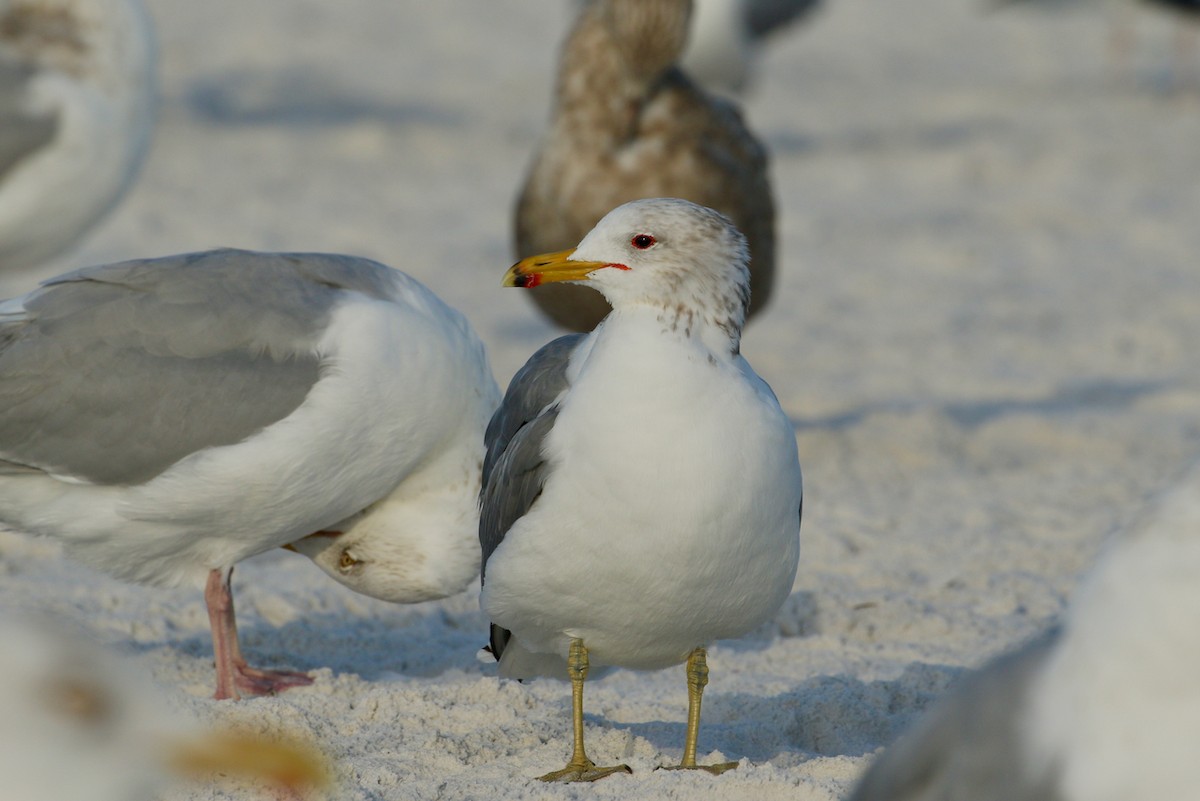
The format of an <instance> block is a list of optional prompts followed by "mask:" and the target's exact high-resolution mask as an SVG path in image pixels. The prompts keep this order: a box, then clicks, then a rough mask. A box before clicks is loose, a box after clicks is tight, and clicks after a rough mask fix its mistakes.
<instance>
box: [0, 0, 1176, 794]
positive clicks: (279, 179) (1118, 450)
mask: <svg viewBox="0 0 1200 801" xmlns="http://www.w3.org/2000/svg"><path fill="white" fill-rule="evenodd" d="M150 5H151V7H152V9H153V11H154V13H155V15H156V17H157V22H158V24H159V27H160V30H161V46H162V58H163V63H162V76H163V77H162V84H163V85H162V94H163V105H162V109H161V119H160V127H159V130H158V133H157V138H156V141H155V144H154V150H153V153H152V155H151V158H150V160H149V163H148V165H147V168H146V169H145V171H144V173H143V174H142V176H141V179H140V181H139V183H138V185H137V187H136V188H135V190H134V191H133V193H132V195H131V196H130V197H129V198H128V200H127V201H126V202H125V203H124V205H123V206H122V207H121V208H120V209H119V210H118V211H117V213H116V214H115V215H114V216H113V217H112V218H111V219H110V220H109V221H108V222H107V223H106V224H105V225H104V226H103V227H102V229H101V230H99V231H97V232H96V234H95V235H93V236H92V237H91V238H90V239H89V240H88V242H87V244H86V246H85V248H84V249H82V250H81V251H79V252H77V253H75V254H73V255H72V257H70V258H69V259H65V260H63V261H61V262H59V263H58V264H57V265H54V267H53V268H52V269H50V270H49V272H51V273H52V272H57V271H59V270H61V269H63V268H65V267H69V266H76V265H82V264H91V263H98V262H104V261H112V260H117V259H121V258H129V257H135V256H149V255H159V254H165V253H171V252H179V251H185V250H194V249H201V248H207V247H211V246H217V245H233V246H242V247H252V248H262V249H289V250H333V251H343V252H348V253H356V254H362V255H367V256H371V257H375V258H378V259H380V260H383V261H385V262H387V263H389V264H392V265H393V266H396V267H399V268H401V269H404V270H406V271H408V272H410V273H412V274H413V275H415V276H417V277H418V278H420V279H421V280H423V281H424V282H425V283H427V284H428V285H429V286H430V287H431V288H432V289H434V290H435V291H436V292H438V293H439V294H441V295H442V296H443V297H444V298H446V299H447V300H448V301H449V302H450V303H452V304H454V305H455V306H457V307H459V308H460V309H462V310H463V311H464V312H465V313H466V314H467V315H468V317H470V318H471V319H472V321H473V322H474V324H475V325H476V327H477V329H478V330H479V332H480V334H481V336H482V337H483V339H484V341H485V342H487V344H488V346H489V348H490V352H491V355H492V358H493V364H494V367H495V371H496V375H497V378H498V379H499V380H500V381H501V382H502V383H503V382H506V381H507V380H508V378H509V377H510V376H511V375H512V373H513V372H514V371H515V370H516V369H517V367H519V366H520V364H521V363H522V362H523V360H524V359H525V358H526V357H527V356H528V355H529V354H530V353H531V352H532V351H533V350H534V349H535V348H536V347H537V346H538V345H540V344H541V343H542V342H544V341H545V340H547V339H549V338H550V337H551V336H552V335H553V333H554V332H553V331H552V330H551V329H550V328H549V327H547V326H546V325H545V324H543V323H542V322H540V321H539V320H538V319H537V318H536V317H535V316H534V314H533V313H532V307H531V306H529V305H527V301H526V299H525V298H524V297H522V296H521V293H520V292H518V291H516V290H502V289H501V288H500V287H499V286H498V283H499V278H500V275H501V274H502V272H503V271H504V269H505V268H506V267H507V266H508V264H509V262H510V254H509V251H508V218H509V210H510V206H511V202H512V199H513V197H514V194H515V192H516V189H517V187H518V185H519V182H520V179H521V175H522V173H523V171H524V169H525V166H526V164H527V161H528V158H529V155H530V152H531V147H532V144H533V141H534V140H535V138H536V137H537V136H538V134H539V132H540V131H541V129H542V127H543V125H544V121H545V117H546V110H547V102H548V96H549V88H550V84H551V81H552V72H551V70H552V65H553V63H554V60H555V58H556V52H557V42H558V39H559V37H560V35H561V33H562V31H563V29H564V26H565V25H566V24H567V18H566V15H567V4H566V3H565V2H564V3H559V2H554V1H553V0H542V2H529V0H523V2H514V1H513V0H440V1H439V2H437V3H412V2H409V3H384V2H380V0H340V1H339V2H338V3H326V2H318V0H269V1H268V0H257V1H256V2H253V3H245V2H240V1H239V0H207V2H203V3H196V2H187V0H151V2H150ZM1132 20H1133V24H1134V25H1135V27H1134V29H1133V33H1134V34H1135V38H1134V42H1135V45H1134V47H1133V49H1132V50H1131V51H1130V52H1129V53H1128V54H1127V55H1126V56H1125V57H1124V58H1123V60H1122V59H1114V58H1112V57H1111V56H1110V54H1109V53H1108V52H1107V50H1106V42H1107V38H1108V35H1109V22H1108V20H1107V19H1106V18H1105V17H1104V16H1103V15H1102V14H1099V13H1087V12H1086V11H1083V12H1076V13H1061V14H1049V13H1040V12H1038V11H1036V10H1033V9H1017V10H1013V11H1009V12H1006V13H1001V14H984V13H981V12H980V9H979V8H977V7H976V4H975V3H972V2H968V0H889V1H888V2H867V0H830V3H829V7H828V8H827V9H826V10H825V11H824V13H822V14H821V15H820V16H819V17H817V18H815V19H814V20H813V21H812V22H811V23H810V24H809V25H807V26H806V27H804V28H803V29H801V30H798V31H796V32H795V33H794V34H792V35H789V36H787V37H785V38H783V39H781V40H779V41H778V42H777V43H775V46H774V47H773V48H772V49H771V50H770V52H769V54H768V55H767V57H766V58H765V60H764V62H763V64H762V65H761V66H762V69H761V76H760V80H759V82H758V84H757V87H756V89H755V91H754V93H753V94H752V96H751V97H750V98H749V99H748V101H747V107H746V113H747V115H748V118H749V120H750V122H751V124H752V125H753V126H754V127H755V128H756V129H757V130H758V131H759V132H760V134H761V135H762V136H763V137H764V139H765V140H766V142H767V143H768V145H769V146H770V148H771V150H772V153H773V172H774V180H775V186H776V192H777V196H778V200H779V208H780V219H779V228H780V232H781V238H782V248H781V250H782V270H783V272H782V279H781V281H780V284H779V292H778V295H777V298H776V300H775V301H774V303H773V306H772V307H771V308H770V310H769V311H768V313H766V314H765V315H763V316H762V317H761V318H760V319H759V320H758V321H756V323H755V324H754V325H753V326H752V327H751V329H750V330H749V332H748V334H747V337H746V340H745V345H744V352H745V354H746V355H747V357H748V358H749V359H750V360H751V362H752V363H753V364H754V365H755V366H756V368H757V369H758V371H759V372H760V373H761V374H762V375H763V376H764V377H765V378H766V379H767V380H768V381H769V382H770V383H771V384H772V386H773V387H774V388H775V390H776V392H777V393H778V395H779V397H780V399H781V401H782V403H783V405H784V407H785V409H786V410H787V411H788V413H789V414H790V415H791V416H792V418H793V419H794V421H795V426H796V436H797V439H798V442H799V448H800V454H801V460H802V462H803V465H804V470H805V478H806V503H805V512H806V519H805V522H804V528H803V532H802V542H803V553H802V556H801V566H800V572H799V576H798V578H797V582H796V591H795V594H794V595H793V596H792V598H791V599H790V600H789V601H788V603H787V604H786V605H785V607H784V608H783V610H781V611H780V613H779V614H778V615H777V617H776V619H775V620H774V622H772V623H771V624H770V625H768V626H766V627H764V628H763V629H761V630H760V631H757V632H755V633H753V634H752V635H750V636H748V637H746V638H745V639H743V640H741V641H738V642H728V643H721V644H719V645H717V646H716V647H715V648H713V649H712V651H711V655H710V665H711V668H712V683H711V684H710V686H709V691H708V694H707V695H706V707H705V720H704V727H703V729H702V732H701V744H700V750H701V754H702V757H704V758H707V759H710V760H711V759H716V758H725V759H739V760H742V761H743V764H742V765H741V767H740V768H739V769H738V770H736V771H734V772H732V773H729V774H726V775H725V776H722V777H720V778H713V777H710V776H707V775H690V774H688V775H684V774H678V773H663V772H655V771H654V770H653V768H654V767H655V766H657V765H660V764H668V763H672V762H674V761H677V760H678V757H679V754H680V750H681V746H682V741H683V734H684V719H685V703H686V691H685V686H684V680H683V672H682V669H679V670H671V671H663V672H657V673H634V672H627V671H617V672H615V673H614V674H612V675H611V676H610V677H608V678H606V679H603V680H601V681H596V682H594V683H593V684H591V685H590V686H589V689H588V713H589V715H588V724H589V729H588V736H589V748H590V750H591V751H592V753H593V756H595V757H596V758H597V759H599V760H609V761H611V760H617V759H620V760H624V761H627V762H628V763H629V764H630V765H632V766H633V768H634V770H635V774H634V775H633V776H629V777H615V778H610V779H606V780H604V781H603V782H601V783H598V784H596V785H594V786H583V787H573V788H567V787H549V786H543V785H541V784H539V783H537V782H531V781H530V778H531V777H532V776H535V775H537V774H539V773H542V772H544V771H546V770H550V769H553V768H556V767H559V766H561V764H562V762H563V760H564V759H565V757H566V754H567V750H568V743H567V739H566V738H567V735H568V732H569V721H568V710H569V704H568V700H569V699H568V691H567V688H566V686H565V685H560V684H557V683H554V682H534V683H531V684H527V685H520V684H516V683H509V682H503V683H502V682H500V681H499V680H497V679H496V678H495V671H494V667H493V666H491V665H487V664H483V663H480V662H478V661H477V659H476V651H477V649H478V648H479V646H481V645H482V644H483V643H484V640H485V633H486V621H485V619H484V618H483V616H482V615H481V613H480V612H479V610H478V603H477V597H476V593H475V592H468V593H466V594H464V595H461V596H459V597H455V598H452V599H448V600H446V601H444V602H440V603H431V604H425V605H421V606H417V607H399V606H392V605H388V604H384V603H379V602H375V601H372V600H370V599H367V598H364V597H361V596H356V595H354V594H352V593H350V592H349V591H348V590H345V589H344V588H342V587H341V586H340V585H337V584H335V583H333V582H331V581H328V580H327V579H325V578H324V576H323V575H322V574H320V573H319V572H318V571H317V570H316V568H314V567H313V566H311V565H310V564H309V563H308V562H307V561H306V560H304V559H301V558H299V557H296V556H294V555H291V554H287V553H284V552H279V553H277V554H267V555H264V556H262V557H259V558H256V559H254V560H251V561H250V562H248V563H245V564H244V565H242V566H241V567H239V569H238V571H237V573H236V574H235V583H236V587H235V592H236V593H237V598H238V601H239V604H240V606H239V619H240V623H241V628H242V631H243V641H244V644H245V646H246V648H247V650H248V651H249V653H250V654H251V655H252V658H254V659H256V660H257V661H258V662H260V663H263V664H267V665H287V666H291V667H294V668H300V669H305V670H313V671H315V675H316V676H317V682H316V685H315V686H314V687H312V688H308V689H302V690H298V691H294V692H291V693H288V694H285V695H283V696H281V697H277V698H264V699H256V700H252V701H248V702H244V703H239V704H228V703H225V704H216V703H214V702H212V701H210V700H208V698H207V696H208V695H209V693H211V689H212V688H211V683H212V667H211V645H210V641H209V638H208V628H207V621H206V618H205V615H204V610H203V606H202V604H201V602H200V594H199V592H198V591H191V590H178V591H162V590H152V589H147V588H142V587H135V586H129V585H125V584H122V583H119V582H117V581H114V580H112V579H109V578H107V577H104V576H101V575H98V574H95V573H92V572H90V571H88V570H86V569H84V568H81V567H78V566H75V565H73V564H71V563H69V562H65V561H64V560H62V559H61V558H60V557H59V555H58V553H57V550H56V548H55V546H54V545H53V544H52V543H48V542H34V541H31V540H28V539H25V538H22V537H18V536H15V535H11V534H8V535H0V603H3V604H7V605H13V604H24V605H40V606H44V607H48V608H50V609H53V610H55V611H57V612H60V613H63V614H65V615H67V616H68V617H70V618H72V619H74V620H77V621H80V622H81V623H82V624H83V625H84V626H86V627H87V628H88V629H89V630H91V631H93V632H94V633H95V634H96V636H97V637H98V638H99V639H101V640H102V641H104V642H106V643H110V644H111V645H112V646H113V647H114V648H116V649H119V650H121V651H124V652H125V653H127V654H132V655H133V656H134V658H135V659H136V660H137V661H138V662H140V663H142V664H143V665H144V666H145V667H146V668H147V669H148V670H149V671H151V672H152V674H153V675H154V677H155V678H156V679H157V680H158V681H159V682H161V683H162V684H163V685H165V686H166V688H167V689H168V691H169V694H170V696H171V698H172V699H173V703H174V704H176V705H177V707H178V709H179V711H180V712H181V713H182V714H183V715H185V716H186V717H190V718H195V719H198V720H201V721H224V722H233V723H237V724H240V725H243V726H245V727H247V728H251V729H253V730H256V731H261V732H265V733H267V734H269V735H270V734H276V733H287V734H290V735H294V736H298V737H302V738H306V739H309V740H311V741H312V742H314V743H316V744H317V745H318V746H319V747H320V748H321V749H322V750H323V751H324V752H325V753H326V754H328V756H329V757H330V759H331V760H332V761H333V763H334V764H335V766H336V771H337V773H338V777H339V787H338V789H337V790H336V791H335V792H334V793H333V794H332V797H335V798H338V799H356V800H357V799H427V798H440V799H477V798H583V797H586V798H596V799H667V798H697V797H702V798H714V799H756V801H767V800H769V799H784V798H786V799H792V800H793V801H798V800H800V799H835V798H838V797H839V796H840V795H842V794H843V793H844V792H845V791H846V790H847V789H848V787H849V786H850V785H851V784H852V782H853V780H854V778H855V776H856V775H857V774H858V773H859V772H860V771H861V769H862V768H863V766H864V765H865V763H866V761H867V759H868V757H869V756H870V755H871V754H872V753H873V752H874V751H875V749H877V748H879V747H880V746H882V745H884V744H885V743H887V742H888V741H889V740H890V739H891V738H892V737H893V736H894V735H895V734H896V733H897V731H898V730H899V729H900V728H901V727H902V726H903V725H904V724H906V723H907V722H908V721H910V720H911V719H912V718H913V716H914V715H915V714H917V713H918V712H919V711H920V710H921V709H922V708H924V707H925V706H926V705H927V704H928V703H929V701H930V700H931V699H932V698H933V697H935V695H936V694H937V693H938V692H940V691H941V690H943V689H944V688H945V687H946V686H947V684H948V683H949V682H951V681H953V680H954V678H955V677H956V676H958V675H960V674H961V673H962V671H963V670H964V669H965V668H967V667H971V666H975V665H978V664H979V663H981V662H982V661H984V660H985V659H987V658H988V657H989V656H991V655H993V654H995V653H996V652H998V651H1000V650H1003V649H1005V648H1007V647H1009V646H1011V645H1012V644H1015V643H1018V642H1020V641H1022V640H1024V639H1026V638H1027V637H1029V636H1030V635H1032V634H1033V633H1035V632H1037V631H1039V630H1040V629H1042V628H1043V627H1045V626H1046V625H1047V624H1049V623H1050V622H1051V621H1052V620H1053V619H1054V618H1055V616H1056V615H1057V614H1058V613H1059V612H1060V611H1061V610H1062V608H1063V605H1064V602H1065V599H1066V597H1067V595H1068V594H1069V593H1070V591H1071V589H1072V587H1073V586H1074V585H1075V583H1076V581H1077V579H1078V576H1079V575H1080V573H1081V571H1083V570H1086V568H1087V567H1088V565H1089V564H1090V563H1091V561H1092V560H1093V558H1094V556H1095V554H1096V552H1097V550H1098V549H1099V548H1100V546H1101V545H1102V543H1103V541H1104V540H1105V538H1106V537H1107V536H1108V535H1109V534H1110V533H1111V532H1112V531H1113V530H1114V529H1117V528H1119V527H1120V526H1121V525H1122V524H1123V523H1124V522H1125V521H1127V520H1129V519H1130V518H1131V517H1132V516H1133V515H1134V513H1135V512H1136V510H1137V508H1138V506H1139V504H1140V503H1141V502H1142V500H1143V499H1144V498H1145V497H1146V496H1147V494H1148V493H1149V492H1150V491H1152V490H1153V489H1155V488H1157V487H1159V486H1162V485H1163V484H1164V483H1165V482H1168V481H1169V480H1170V479H1171V477H1173V476H1174V475H1175V474H1176V473H1177V472H1178V471H1179V470H1180V469H1181V468H1182V467H1183V466H1184V465H1185V464H1186V463H1187V462H1188V461H1189V460H1190V459H1191V458H1192V457H1193V456H1194V455H1195V454H1196V453H1197V452H1200V262H1198V257H1197V254H1200V188H1198V183H1200V180H1198V179H1200V147H1197V144H1198V143H1200V61H1195V62H1193V63H1191V64H1184V65H1182V66H1180V65H1177V64H1174V62H1173V57H1172V50H1171V43H1172V35H1173V31H1172V23H1171V22H1170V20H1169V19H1168V18H1166V17H1161V16H1159V15H1156V14H1152V13H1149V12H1146V13H1141V14H1134V15H1132ZM6 288H7V289H9V290H12V289H13V288H14V287H12V286H9V287H6ZM163 797H164V799H172V800H177V799H206V800H207V799H224V798H234V797H238V798H246V797H247V796H246V795H245V794H244V793H241V794H239V793H234V792H233V791H231V790H229V789H228V788H220V787H211V786H197V785H188V786H181V787H177V788H171V789H170V790H168V791H167V792H166V793H165V794H164V796H163Z"/></svg>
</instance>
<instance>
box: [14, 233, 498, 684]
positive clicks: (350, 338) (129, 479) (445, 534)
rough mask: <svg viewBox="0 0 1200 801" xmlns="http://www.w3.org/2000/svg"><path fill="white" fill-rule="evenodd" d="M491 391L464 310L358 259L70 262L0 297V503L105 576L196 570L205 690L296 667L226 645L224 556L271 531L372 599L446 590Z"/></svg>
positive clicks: (458, 574)
mask: <svg viewBox="0 0 1200 801" xmlns="http://www.w3.org/2000/svg"><path fill="white" fill-rule="evenodd" d="M498 400H499V391H498V390H497V388H496V386H495V382H494V381H493V380H492V377H491V373H490V369H489V367H488V364H487V359H486V356H485V354H484V350H483V346H482V345H481V344H480V342H479V340H478V338H477V337H476V336H475V333H474V332H473V331H472V330H471V328H470V326H469V325H468V323H467V322H466V320H464V319H463V317H462V316H461V315H460V314H458V312H456V311H454V310H453V309H451V308H450V307H448V306H446V305H445V304H444V303H443V302H442V301H440V300H439V299H438V298H437V297H436V296H435V295H434V294H433V293H431V292H430V291H429V290H428V289H426V288H425V287H423V286H422V285H421V284H420V283H418V282H417V281H415V280H414V279H412V278H410V277H409V276H407V275H405V274H403V273H401V272H399V271H397V270H392V269H390V268H388V267H385V266H383V265H381V264H377V263H375V262H371V261H367V260H365V259H357V258H352V257H349V256H331V255H318V254H266V253H252V252H247V251H237V250H219V251H211V252H207V253H198V254H190V255H184V256H174V257H168V258H162V259H151V260H146V261H133V262H125V263H121V264H113V265H108V266H104V267H94V268H89V269H85V270H80V271H77V272H74V273H69V274H67V275H64V276H61V277H59V278H56V279H54V280H51V281H49V282H47V283H46V284H45V285H44V286H42V287H41V288H40V289H37V290H35V291H33V292H31V293H29V294H27V295H25V296H23V297H19V298H15V299H13V300H9V301H4V302H2V303H0V523H3V524H6V525H8V526H11V527H12V528H14V529H17V530H22V531H26V532H29V533H33V534H41V535H49V536H53V537H56V538H58V539H59V540H61V541H62V542H63V543H64V545H65V547H66V550H67V553H68V554H69V555H71V556H73V557H75V558H77V559H79V560H80V561H82V562H84V563H86V564H88V565H91V566H93V567H95V568H98V569H101V570H104V571H106V572H108V573H111V574H112V575H114V576H116V577H118V578H122V579H126V580H129V581H137V582H142V583H147V584H155V585H162V586H174V585H179V584H184V583H204V584H205V587H206V588H205V601H206V603H207V605H208V613H209V618H210V621H211V624H212V634H213V649H214V653H215V658H216V672H217V688H216V697H217V698H237V697H239V696H240V695H242V694H252V695H253V694H262V693H270V692H274V691H277V690H281V689H285V688H287V687H289V686H293V685H296V684H307V683H310V680H309V679H308V677H307V676H304V675H302V674H296V673H288V672H278V671H263V670H256V669H254V668H251V667H249V666H248V665H247V664H246V660H245V659H244V658H243V656H242V654H241V651H240V648H239V646H238V640H237V628H236V624H235V619H234V610H233V599H232V595H231V592H230V577H231V574H232V571H233V565H234V564H236V563H237V562H239V561H241V560H242V559H245V558H247V557H249V556H253V555H254V554H258V553H262V552H264V551H267V550H269V549H271V548H276V547H279V546H282V545H288V544H291V545H292V546H293V547H294V548H295V549H296V550H300V551H302V552H304V553H306V554H307V555H309V556H311V557H312V558H314V560H315V561H317V563H318V564H319V565H320V566H321V567H322V568H323V569H324V570H326V572H328V573H330V575H332V576H333V577H334V578H337V579H338V580H340V581H342V582H343V583H345V584H348V585H349V586H351V587H352V588H354V589H358V590H361V591H363V592H367V593H369V594H372V595H376V596H378V597H383V598H386V599H388V600H393V601H405V602H411V601H420V600H427V599H432V598H440V597H443V596H446V595H449V594H452V593H455V592H459V591H461V590H462V589H464V588H465V587H466V585H467V584H468V583H470V581H471V580H472V579H473V578H474V576H475V575H476V573H477V571H478V567H479V549H478V543H477V541H476V539H475V531H476V527H477V521H478V510H477V497H478V493H479V487H480V479H479V467H480V463H481V461H482V458H483V455H484V445H483V432H484V427H485V425H486V423H487V419H488V415H490V414H491V412H492V410H493V409H494V408H495V406H496V403H497V402H498ZM312 535H315V536H312Z"/></svg>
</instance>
